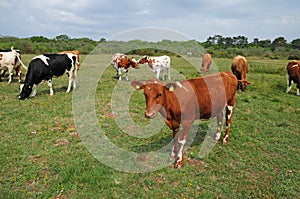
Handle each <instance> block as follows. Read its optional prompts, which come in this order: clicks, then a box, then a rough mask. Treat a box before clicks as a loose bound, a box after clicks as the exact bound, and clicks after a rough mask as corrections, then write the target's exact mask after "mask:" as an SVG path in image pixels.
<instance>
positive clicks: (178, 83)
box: [176, 81, 189, 92]
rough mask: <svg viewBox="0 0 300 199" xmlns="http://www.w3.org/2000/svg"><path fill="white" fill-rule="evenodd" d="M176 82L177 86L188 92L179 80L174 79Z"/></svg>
mask: <svg viewBox="0 0 300 199" xmlns="http://www.w3.org/2000/svg"><path fill="white" fill-rule="evenodd" d="M176 84H177V86H178V87H179V88H183V89H184V90H185V91H186V92H189V90H188V89H187V88H186V87H184V86H183V85H182V84H181V83H180V82H179V81H176Z"/></svg>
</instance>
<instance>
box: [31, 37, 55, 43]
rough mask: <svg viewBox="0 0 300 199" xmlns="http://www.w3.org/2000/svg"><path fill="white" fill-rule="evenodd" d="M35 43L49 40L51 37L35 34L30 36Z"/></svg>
mask: <svg viewBox="0 0 300 199" xmlns="http://www.w3.org/2000/svg"><path fill="white" fill-rule="evenodd" d="M29 39H30V41H31V42H33V43H40V42H49V41H50V39H48V38H46V37H43V36H33V37H30V38H29Z"/></svg>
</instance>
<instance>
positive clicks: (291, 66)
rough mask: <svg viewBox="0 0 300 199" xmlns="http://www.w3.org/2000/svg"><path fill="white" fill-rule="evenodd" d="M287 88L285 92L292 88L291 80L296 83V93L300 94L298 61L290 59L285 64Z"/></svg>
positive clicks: (299, 63)
mask: <svg viewBox="0 0 300 199" xmlns="http://www.w3.org/2000/svg"><path fill="white" fill-rule="evenodd" d="M286 74H287V89H286V93H288V92H290V90H291V89H292V82H294V83H295V84H297V95H300V91H299V90H300V62H298V61H290V62H289V63H288V64H287V66H286Z"/></svg>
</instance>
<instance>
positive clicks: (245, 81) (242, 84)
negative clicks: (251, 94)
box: [238, 80, 253, 92]
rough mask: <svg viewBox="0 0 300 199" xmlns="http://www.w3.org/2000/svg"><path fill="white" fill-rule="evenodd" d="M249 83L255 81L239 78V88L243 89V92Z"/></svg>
mask: <svg viewBox="0 0 300 199" xmlns="http://www.w3.org/2000/svg"><path fill="white" fill-rule="evenodd" d="M248 84H253V82H248V81H247V80H238V88H239V89H241V91H242V92H244V91H245V89H246V87H247V85H248Z"/></svg>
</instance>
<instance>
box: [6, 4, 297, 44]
mask: <svg viewBox="0 0 300 199" xmlns="http://www.w3.org/2000/svg"><path fill="white" fill-rule="evenodd" d="M0 23H1V29H0V36H16V37H21V38H24V37H31V36H45V37H48V38H55V37H56V36H57V35H61V34H66V35H68V36H70V37H71V38H82V37H88V38H91V39H94V40H97V41H98V40H100V39H101V38H106V39H108V38H110V37H112V36H114V35H116V34H119V33H120V32H123V31H127V30H132V29H140V28H144V27H157V28H165V29H170V30H174V31H178V32H181V33H183V34H185V35H187V36H188V37H190V38H192V39H196V40H198V41H206V39H207V38H208V37H209V36H213V35H215V34H220V35H222V36H224V37H233V36H238V35H243V36H246V37H248V41H249V42H252V41H253V38H255V37H257V38H259V39H260V40H262V39H271V40H273V39H275V38H277V37H279V36H283V37H285V38H286V39H287V40H288V42H290V41H292V40H293V39H296V38H300V1H299V0H205V1H204V0H139V1H138V0H36V1H34V0H1V1H0ZM138 39H140V38H138ZM166 39H168V38H166Z"/></svg>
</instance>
